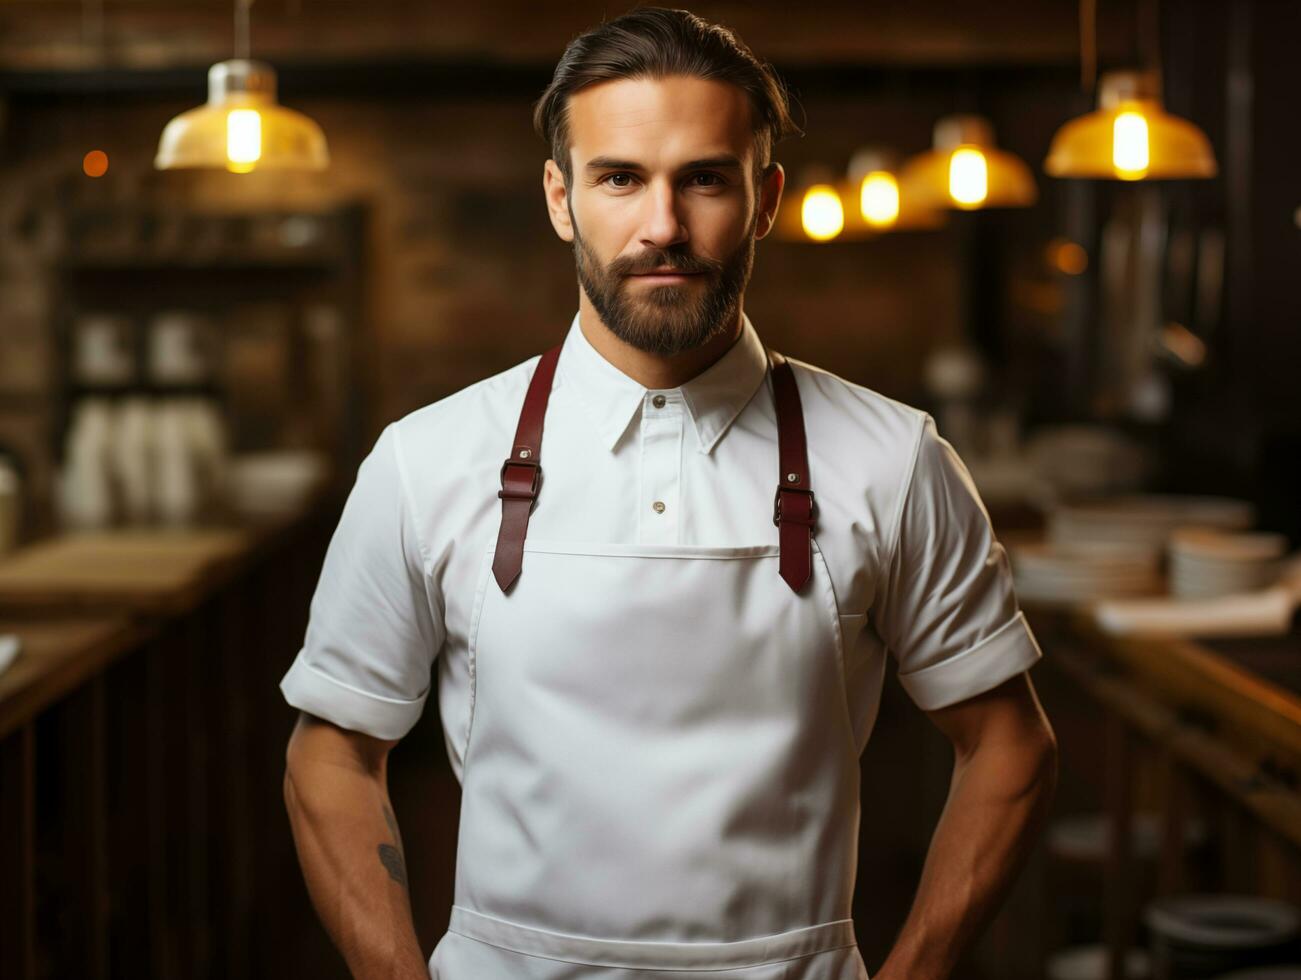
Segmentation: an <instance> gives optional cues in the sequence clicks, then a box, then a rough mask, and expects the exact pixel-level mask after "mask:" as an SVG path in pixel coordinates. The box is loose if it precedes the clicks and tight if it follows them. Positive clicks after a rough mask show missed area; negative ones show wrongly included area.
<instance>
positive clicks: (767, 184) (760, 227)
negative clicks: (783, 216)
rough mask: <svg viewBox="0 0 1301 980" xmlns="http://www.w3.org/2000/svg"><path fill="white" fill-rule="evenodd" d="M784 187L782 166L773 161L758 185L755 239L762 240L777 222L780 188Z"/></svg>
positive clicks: (780, 197) (784, 172) (784, 175)
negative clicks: (757, 214)
mask: <svg viewBox="0 0 1301 980" xmlns="http://www.w3.org/2000/svg"><path fill="white" fill-rule="evenodd" d="M785 186H786V171H785V170H783V169H782V165H781V164H780V163H777V162H776V161H773V162H772V163H770V164H768V166H767V167H766V168H765V169H764V172H763V180H762V181H761V182H760V183H759V202H758V206H759V217H758V220H757V221H756V222H755V230H754V237H755V239H760V238H763V237H764V236H765V235H767V234H768V232H770V231H772V226H773V224H774V223H775V222H776V220H777V208H778V207H779V206H780V205H781V199H782V188H783V187H785Z"/></svg>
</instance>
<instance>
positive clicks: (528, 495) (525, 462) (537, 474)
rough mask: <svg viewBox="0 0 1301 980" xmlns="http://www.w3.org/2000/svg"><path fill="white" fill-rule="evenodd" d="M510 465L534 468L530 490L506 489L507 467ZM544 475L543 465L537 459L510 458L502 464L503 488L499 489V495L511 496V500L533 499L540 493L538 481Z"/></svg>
mask: <svg viewBox="0 0 1301 980" xmlns="http://www.w3.org/2000/svg"><path fill="white" fill-rule="evenodd" d="M508 466H530V467H532V468H533V483H532V485H531V486H530V487H529V489H528V491H527V492H526V491H523V490H507V489H506V467H508ZM541 476H542V465H541V464H540V463H538V461H537V460H535V459H508V460H506V462H504V463H502V464H501V489H500V490H498V491H497V496H498V497H509V498H510V499H511V500H533V499H535V498H536V497H537V495H538V482H539V479H540V478H541Z"/></svg>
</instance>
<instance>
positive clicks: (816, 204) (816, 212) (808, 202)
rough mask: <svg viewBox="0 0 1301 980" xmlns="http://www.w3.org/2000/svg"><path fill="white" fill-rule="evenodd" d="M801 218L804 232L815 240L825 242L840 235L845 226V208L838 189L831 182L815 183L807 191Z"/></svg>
mask: <svg viewBox="0 0 1301 980" xmlns="http://www.w3.org/2000/svg"><path fill="white" fill-rule="evenodd" d="M800 219H801V220H802V221H803V223H804V234H806V235H808V236H809V237H810V238H812V239H813V240H814V241H817V242H825V241H829V240H830V239H832V238H835V237H836V236H837V235H839V234H840V232H841V231H842V230H843V229H844V227H845V208H844V205H842V204H841V203H840V195H839V194H837V193H836V189H835V188H834V187H832V186H831V185H829V184H814V185H813V186H812V187H810V188H809V189H808V190H807V191H805V192H804V203H803V205H802V206H801V207H800Z"/></svg>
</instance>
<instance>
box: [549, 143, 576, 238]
mask: <svg viewBox="0 0 1301 980" xmlns="http://www.w3.org/2000/svg"><path fill="white" fill-rule="evenodd" d="M542 192H543V194H544V195H545V196H546V201H547V215H548V216H549V217H550V218H551V227H552V228H554V229H555V230H556V234H557V235H559V236H560V237H561V239H563V240H564V241H567V242H572V241H573V240H574V226H573V224H572V223H571V222H570V220H569V191H568V190H567V189H566V187H565V175H564V174H563V173H561V172H560V167H559V166H558V165H557V164H556V161H555V160H548V161H547V162H546V166H545V167H543V169H542Z"/></svg>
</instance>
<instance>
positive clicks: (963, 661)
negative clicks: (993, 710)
mask: <svg viewBox="0 0 1301 980" xmlns="http://www.w3.org/2000/svg"><path fill="white" fill-rule="evenodd" d="M1042 656H1043V651H1041V650H1040V649H1039V643H1038V641H1037V640H1035V638H1034V633H1033V632H1031V630H1030V624H1029V623H1028V622H1026V618H1025V613H1024V612H1022V611H1021V610H1017V613H1016V616H1015V617H1014V618H1012V619H1010V620H1008V622H1007V623H1006V624H1004V625H1003V626H1001V627H999V629H998V630H996V631H995V632H993V633H991V634H990V635H989V636H987V637H985V638H984V639H983V640H981V641H980V642H979V643H977V644H976V645H975V646H974V647H971V648H969V649H967V650H965V651H963V652H962V653H960V654H958V655H957V656H955V657H949V658H948V659H947V660H943V661H941V662H940V663H937V664H931V665H930V666H929V667H923V668H921V669H920V670H914V671H910V672H909V673H906V674H900V675H899V683H900V684H902V685H903V688H904V690H905V691H907V692H908V696H909V697H910V698H912V699H913V701H914V702H915V703H916V705H917V707H919V708H921V709H922V710H923V711H934V710H935V709H936V708H945V707H948V706H949V705H951V704H956V703H957V702H959V701H963V700H965V699H967V698H971V697H975V696H976V695H977V694H983V693H984V692H985V691H989V690H992V689H993V688H995V687H998V685H999V684H1002V683H1003V682H1004V681H1005V680H1007V679H1008V678H1010V677H1015V676H1016V675H1017V674H1019V673H1021V672H1023V671H1025V670H1027V669H1028V668H1030V667H1033V666H1034V665H1035V663H1037V662H1038V661H1039V659H1040V658H1041V657H1042Z"/></svg>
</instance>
